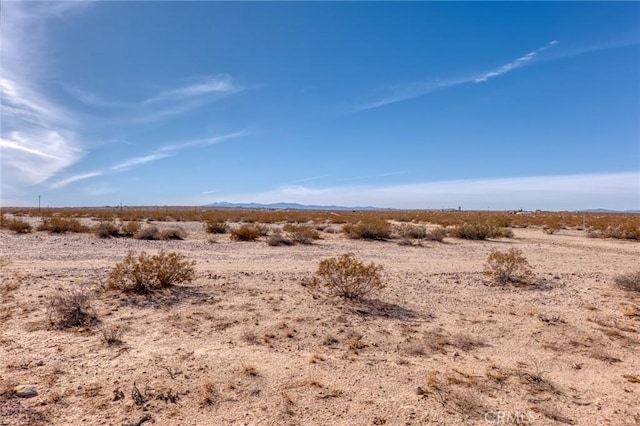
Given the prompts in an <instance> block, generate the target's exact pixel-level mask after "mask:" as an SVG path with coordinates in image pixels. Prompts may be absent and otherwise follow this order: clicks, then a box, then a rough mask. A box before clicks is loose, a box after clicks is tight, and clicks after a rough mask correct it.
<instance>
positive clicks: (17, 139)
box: [0, 2, 88, 189]
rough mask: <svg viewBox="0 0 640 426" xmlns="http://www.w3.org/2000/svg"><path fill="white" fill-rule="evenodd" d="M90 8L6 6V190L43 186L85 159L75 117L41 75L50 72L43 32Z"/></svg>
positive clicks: (0, 90) (0, 91)
mask: <svg viewBox="0 0 640 426" xmlns="http://www.w3.org/2000/svg"><path fill="white" fill-rule="evenodd" d="M87 6H88V5H87V4H78V3H64V4H63V3H47V2H5V3H3V4H2V26H1V27H0V35H1V37H2V50H1V51H0V59H1V63H2V78H0V96H1V98H2V102H1V111H2V125H1V129H0V138H1V142H0V147H1V148H2V156H1V158H0V163H1V165H2V188H3V189H5V188H9V187H20V186H24V185H31V184H39V183H42V182H44V181H46V180H47V179H49V178H51V177H52V176H55V175H56V174H58V173H59V172H60V171H62V170H64V169H65V168H67V167H69V166H70V165H72V164H73V163H75V162H76V161H77V160H78V159H79V158H81V156H82V146H81V143H80V142H79V138H78V134H77V122H76V119H75V116H74V114H73V113H71V112H70V111H68V110H67V109H65V108H63V107H62V106H61V105H60V104H59V103H57V102H55V101H54V100H52V98H51V97H50V96H48V95H47V93H46V91H45V90H44V89H43V84H42V83H41V74H43V70H46V69H47V68H48V64H47V61H46V55H45V54H44V53H43V52H45V51H46V49H45V40H44V36H43V28H44V25H45V24H46V22H47V21H49V20H51V19H60V18H64V17H66V16H67V15H69V14H70V13H72V12H74V11H77V10H80V9H84V8H86V7H87Z"/></svg>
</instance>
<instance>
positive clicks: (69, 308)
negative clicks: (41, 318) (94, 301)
mask: <svg viewBox="0 0 640 426" xmlns="http://www.w3.org/2000/svg"><path fill="white" fill-rule="evenodd" d="M47 313H48V316H49V321H50V322H51V324H53V325H54V326H56V327H57V328H60V329H63V328H72V327H80V326H84V325H89V324H91V323H93V322H95V321H96V320H97V317H96V315H95V313H94V312H93V309H92V308H91V295H90V294H89V293H87V292H86V291H82V290H65V291H61V292H59V293H57V294H54V295H53V296H52V297H51V299H50V300H49V305H48V307H47Z"/></svg>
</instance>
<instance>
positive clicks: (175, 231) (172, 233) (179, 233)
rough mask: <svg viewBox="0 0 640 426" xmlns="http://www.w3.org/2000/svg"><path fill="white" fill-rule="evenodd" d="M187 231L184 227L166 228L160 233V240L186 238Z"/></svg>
mask: <svg viewBox="0 0 640 426" xmlns="http://www.w3.org/2000/svg"><path fill="white" fill-rule="evenodd" d="M185 238H187V233H186V232H185V230H184V229H182V228H165V229H162V230H161V231H160V233H159V234H158V239H160V240H184V239H185Z"/></svg>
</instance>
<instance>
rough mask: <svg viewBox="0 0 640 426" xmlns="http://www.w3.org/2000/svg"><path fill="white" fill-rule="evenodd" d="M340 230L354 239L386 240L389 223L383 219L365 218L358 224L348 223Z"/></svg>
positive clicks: (388, 235)
mask: <svg viewBox="0 0 640 426" xmlns="http://www.w3.org/2000/svg"><path fill="white" fill-rule="evenodd" d="M342 231H343V232H344V233H345V234H347V236H348V237H349V238H352V239H354V240H386V239H388V238H389V237H390V236H391V225H390V224H389V222H387V221H386V220H385V219H377V218H372V219H367V220H366V221H362V222H359V223H358V224H355V225H354V224H351V223H348V224H346V225H344V226H343V227H342Z"/></svg>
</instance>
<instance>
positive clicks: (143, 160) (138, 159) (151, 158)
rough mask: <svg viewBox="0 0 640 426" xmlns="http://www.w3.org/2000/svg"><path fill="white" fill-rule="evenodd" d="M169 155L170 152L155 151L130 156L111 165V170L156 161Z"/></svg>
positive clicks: (124, 168)
mask: <svg viewBox="0 0 640 426" xmlns="http://www.w3.org/2000/svg"><path fill="white" fill-rule="evenodd" d="M170 155H171V154H168V153H160V152H156V153H153V154H149V155H144V156H142V157H134V158H130V159H128V160H126V161H123V162H122V163H119V164H116V165H115V166H113V167H111V170H126V169H130V168H131V167H133V166H139V165H141V164H145V163H150V162H152V161H156V160H161V159H163V158H167V157H169V156H170Z"/></svg>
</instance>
